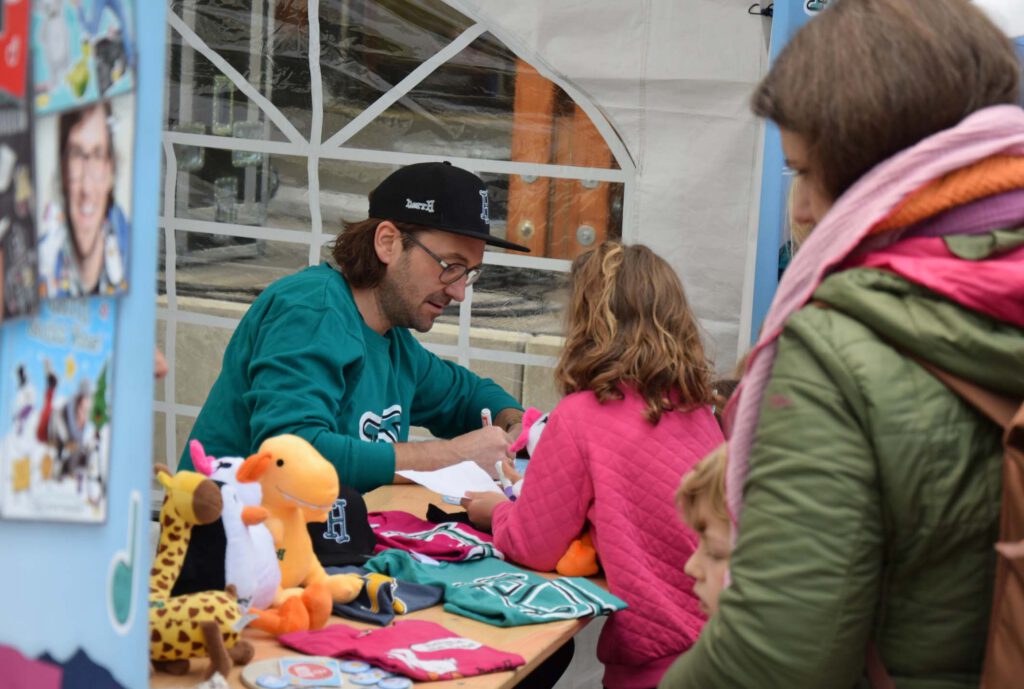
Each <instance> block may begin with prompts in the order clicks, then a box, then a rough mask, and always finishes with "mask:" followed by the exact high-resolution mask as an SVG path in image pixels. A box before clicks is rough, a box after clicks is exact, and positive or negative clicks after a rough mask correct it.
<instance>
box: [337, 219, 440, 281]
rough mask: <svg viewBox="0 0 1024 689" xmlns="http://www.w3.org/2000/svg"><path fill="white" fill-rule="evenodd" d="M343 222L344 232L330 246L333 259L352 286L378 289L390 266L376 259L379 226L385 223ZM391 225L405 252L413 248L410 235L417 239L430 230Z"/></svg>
mask: <svg viewBox="0 0 1024 689" xmlns="http://www.w3.org/2000/svg"><path fill="white" fill-rule="evenodd" d="M342 222H343V224H344V229H342V231H341V232H339V233H338V236H337V237H335V239H334V242H332V243H331V258H333V259H334V262H335V263H336V264H337V265H338V267H339V268H340V269H341V274H342V275H344V276H345V279H346V280H348V284H349V285H351V286H352V287H357V288H364V287H365V288H369V287H376V286H377V285H379V284H380V283H381V281H382V280H383V279H384V273H385V272H386V271H387V266H386V265H385V264H383V263H381V260H380V259H379V258H377V250H376V248H375V247H374V245H373V242H374V238H375V237H376V235H377V226H378V225H380V224H381V223H382V222H384V221H383V220H381V219H379V218H367V219H366V220H360V221H359V222H348V221H342ZM392 224H394V226H395V227H397V228H398V229H399V230H400V231H401V233H402V246H403V247H405V248H406V249H408V248H409V246H411V242H410V241H409V237H410V235H411V236H416V235H418V234H419V233H421V232H428V231H429V230H430V228H428V227H421V226H419V225H412V224H410V223H404V222H396V223H392Z"/></svg>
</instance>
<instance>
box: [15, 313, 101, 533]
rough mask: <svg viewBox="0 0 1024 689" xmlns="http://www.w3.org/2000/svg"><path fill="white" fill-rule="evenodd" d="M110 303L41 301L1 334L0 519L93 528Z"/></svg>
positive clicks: (98, 508)
mask: <svg viewBox="0 0 1024 689" xmlns="http://www.w3.org/2000/svg"><path fill="white" fill-rule="evenodd" d="M116 305H117V302H116V301H115V300H114V299H112V298H110V297H97V298H93V299H67V300H58V301H52V302H43V303H42V304H41V306H40V312H39V314H38V315H37V316H35V317H33V318H28V319H20V320H17V321H11V322H10V323H8V324H6V325H5V327H4V333H3V346H2V348H0V362H3V364H2V374H3V376H4V377H5V380H4V381H3V386H2V390H3V396H2V398H0V517H2V518H6V519H31V520H47V521H71V522H102V521H104V520H105V519H106V515H107V486H108V485H109V471H108V468H109V459H110V419H111V415H112V412H111V394H110V392H111V390H112V389H113V388H112V371H111V363H112V361H113V352H114V327H115V321H116V319H115V315H116Z"/></svg>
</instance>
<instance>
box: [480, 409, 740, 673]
mask: <svg viewBox="0 0 1024 689" xmlns="http://www.w3.org/2000/svg"><path fill="white" fill-rule="evenodd" d="M643 408H644V406H643V401H642V399H641V398H640V397H639V396H638V395H636V394H635V393H629V394H628V395H627V396H626V398H625V399H624V400H621V401H611V402H608V403H606V404H603V405H602V404H599V403H598V401H597V398H596V397H595V396H594V395H593V393H590V392H579V393H575V394H572V395H569V396H568V397H566V398H565V399H563V400H562V401H561V402H560V403H559V404H558V406H557V407H556V408H555V410H554V411H553V412H552V413H551V418H550V420H549V422H548V426H547V428H545V429H544V434H543V435H542V436H541V439H540V442H539V443H538V445H537V448H536V452H535V453H534V457H533V458H532V459H531V460H530V469H529V480H527V481H524V483H523V491H522V495H521V496H520V498H519V500H518V501H517V502H514V503H504V504H502V505H499V506H498V508H497V509H496V510H495V513H494V517H493V522H494V528H493V531H494V536H495V539H494V540H495V545H496V546H497V547H498V548H499V549H501V550H502V551H503V552H504V553H505V555H506V557H508V558H509V559H511V560H514V561H516V562H519V563H522V564H524V565H526V566H528V567H532V568H535V569H540V570H553V569H554V567H555V563H556V562H557V561H558V558H559V557H561V555H562V554H563V553H564V552H565V549H566V548H567V547H568V545H569V543H570V541H571V540H572V539H574V538H576V537H577V536H579V534H580V532H581V531H582V530H583V528H584V526H587V525H589V526H590V528H591V529H592V533H593V537H594V542H595V545H596V547H597V552H598V555H599V557H600V560H601V564H602V567H603V569H604V572H605V575H606V577H607V580H608V586H609V589H610V590H611V592H612V593H613V594H615V595H616V596H619V597H620V598H622V599H623V600H625V601H626V603H628V605H629V607H628V608H627V609H626V610H624V611H621V612H618V613H615V614H614V615H612V618H611V619H610V620H609V621H608V623H607V624H606V625H605V628H604V630H603V632H602V635H601V639H600V641H599V643H598V658H599V659H600V660H601V661H602V662H603V663H605V664H606V665H611V666H615V665H626V666H631V667H634V668H638V667H640V666H643V665H644V664H647V663H651V662H652V661H655V660H658V659H661V658H664V657H665V656H675V655H678V654H679V653H681V652H683V651H685V650H686V649H688V648H689V647H690V646H691V645H692V644H693V642H694V641H695V640H696V638H697V636H698V634H699V633H700V630H701V627H702V626H703V624H704V616H703V614H702V613H701V612H700V610H699V608H698V603H697V599H696V598H695V597H694V596H693V593H692V588H693V580H692V579H690V578H689V577H687V576H686V575H685V574H684V573H683V565H684V564H685V562H686V560H687V559H688V558H689V557H690V554H691V553H692V552H693V550H694V548H695V547H696V543H697V537H696V535H695V534H693V533H692V532H691V531H689V530H688V529H686V527H685V526H684V525H683V523H682V521H681V520H680V519H679V517H678V515H677V514H676V510H675V505H674V502H673V496H674V494H675V490H676V487H677V486H678V485H679V479H680V477H681V476H682V474H683V473H685V472H686V471H688V470H689V469H690V468H691V467H692V466H693V465H694V464H696V463H697V462H698V461H700V459H701V458H702V457H704V456H705V455H706V454H707V453H709V452H710V451H711V450H713V449H714V448H715V447H716V446H717V445H718V444H719V443H721V442H722V440H723V438H722V433H721V431H720V430H719V428H718V424H717V423H716V422H715V420H714V417H713V415H712V414H711V411H710V409H708V408H701V409H697V410H695V411H692V412H687V413H669V414H665V415H664V416H663V417H662V419H661V421H660V422H659V423H658V424H657V425H656V426H652V425H651V424H649V423H647V422H646V421H645V420H644V418H643ZM606 683H607V678H606Z"/></svg>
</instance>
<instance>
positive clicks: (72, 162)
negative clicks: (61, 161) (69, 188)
mask: <svg viewBox="0 0 1024 689" xmlns="http://www.w3.org/2000/svg"><path fill="white" fill-rule="evenodd" d="M67 155H68V160H67V172H68V177H69V178H71V179H74V180H80V179H82V177H83V176H84V175H85V174H86V170H87V169H88V172H89V176H93V175H99V174H103V173H106V172H107V166H108V165H109V164H110V154H109V151H106V150H103V149H102V148H94V149H93V150H91V151H86V150H84V149H82V148H79V147H78V146H71V148H69V149H68V154H67Z"/></svg>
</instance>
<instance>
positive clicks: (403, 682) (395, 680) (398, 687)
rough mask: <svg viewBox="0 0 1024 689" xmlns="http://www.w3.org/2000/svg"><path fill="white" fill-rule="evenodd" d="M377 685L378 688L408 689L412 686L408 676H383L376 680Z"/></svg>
mask: <svg viewBox="0 0 1024 689" xmlns="http://www.w3.org/2000/svg"><path fill="white" fill-rule="evenodd" d="M377 686H378V687H380V689H409V687H411V686H412V680H411V679H409V678H408V677H385V678H384V679H382V680H381V681H379V682H377Z"/></svg>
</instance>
